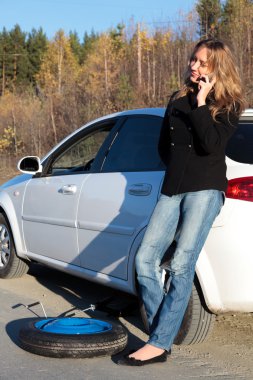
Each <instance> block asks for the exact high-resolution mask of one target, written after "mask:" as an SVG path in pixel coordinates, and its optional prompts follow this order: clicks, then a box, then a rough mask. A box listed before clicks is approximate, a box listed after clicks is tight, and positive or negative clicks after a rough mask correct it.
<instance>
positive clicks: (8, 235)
mask: <svg viewBox="0 0 253 380" xmlns="http://www.w3.org/2000/svg"><path fill="white" fill-rule="evenodd" d="M28 268H29V267H28V264H27V263H26V262H25V261H23V260H21V259H20V258H19V257H18V256H17V254H16V249H15V246H14V241H13V237H12V232H11V228H10V226H9V223H8V221H7V219H6V218H5V216H4V215H3V214H0V278H14V277H21V276H23V275H24V274H25V273H27V271H28Z"/></svg>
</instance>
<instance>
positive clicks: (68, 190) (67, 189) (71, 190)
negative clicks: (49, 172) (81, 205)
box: [59, 185, 77, 195]
mask: <svg viewBox="0 0 253 380" xmlns="http://www.w3.org/2000/svg"><path fill="white" fill-rule="evenodd" d="M76 190H77V187H76V185H64V186H62V188H61V189H60V190H59V193H62V194H65V195H71V194H75V193H76Z"/></svg>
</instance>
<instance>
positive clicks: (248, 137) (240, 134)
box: [226, 121, 253, 164]
mask: <svg viewBox="0 0 253 380" xmlns="http://www.w3.org/2000/svg"><path fill="white" fill-rule="evenodd" d="M226 155H227V156H228V157H229V158H231V159H232V160H234V161H237V162H241V163H245V164H253V122H249V121H245V122H244V121H241V122H240V123H239V126H238V128H237V130H236V132H235V133H234V134H233V136H232V137H231V139H230V140H229V141H228V145H227V149H226Z"/></svg>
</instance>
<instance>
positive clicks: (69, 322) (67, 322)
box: [35, 318, 112, 335]
mask: <svg viewBox="0 0 253 380" xmlns="http://www.w3.org/2000/svg"><path fill="white" fill-rule="evenodd" d="M35 327H36V328H37V329H39V330H41V331H44V332H47V333H53V334H66V335H80V334H84V335H85V334H99V333H103V332H106V331H109V330H111V329H112V325H111V324H110V323H108V322H104V321H100V320H98V319H92V318H47V319H42V320H40V321H38V322H36V323H35Z"/></svg>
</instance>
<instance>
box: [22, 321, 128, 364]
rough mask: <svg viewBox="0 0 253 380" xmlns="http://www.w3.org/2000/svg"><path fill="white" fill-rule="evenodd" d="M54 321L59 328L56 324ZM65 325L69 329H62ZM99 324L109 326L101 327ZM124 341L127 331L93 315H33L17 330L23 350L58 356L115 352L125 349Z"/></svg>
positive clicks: (115, 323) (97, 354) (81, 356)
mask: <svg viewBox="0 0 253 380" xmlns="http://www.w3.org/2000/svg"><path fill="white" fill-rule="evenodd" d="M50 324H51V327H50ZM57 324H58V326H60V329H59V328H56V327H55V326H57ZM87 324H88V332H87V331H86V332H85V333H84V332H83V330H82V328H83V326H84V328H85V329H86V330H87ZM67 325H68V326H69V327H68V328H65V327H64V328H62V326H67ZM101 325H102V326H109V328H107V327H106V328H104V327H103V328H102V329H100V327H101ZM46 326H49V327H46ZM71 326H72V327H71ZM97 326H100V327H99V329H97ZM48 328H49V329H50V328H51V330H48ZM52 329H53V330H52ZM94 329H95V330H94ZM103 329H104V330H103ZM127 340H128V335H127V332H126V330H125V328H124V327H123V326H122V325H121V324H120V323H118V322H114V321H113V322H111V321H110V322H105V321H99V320H96V319H93V318H67V317H65V318H47V319H45V318H35V319H33V320H32V321H31V320H30V321H28V322H27V321H26V323H25V324H24V326H23V327H22V328H21V329H20V331H19V343H20V347H22V348H23V349H24V350H26V351H29V352H32V353H34V354H37V355H42V356H48V357H57V358H92V357H97V356H106V355H115V354H117V353H118V352H121V351H123V350H124V349H125V347H126V345H127Z"/></svg>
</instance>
